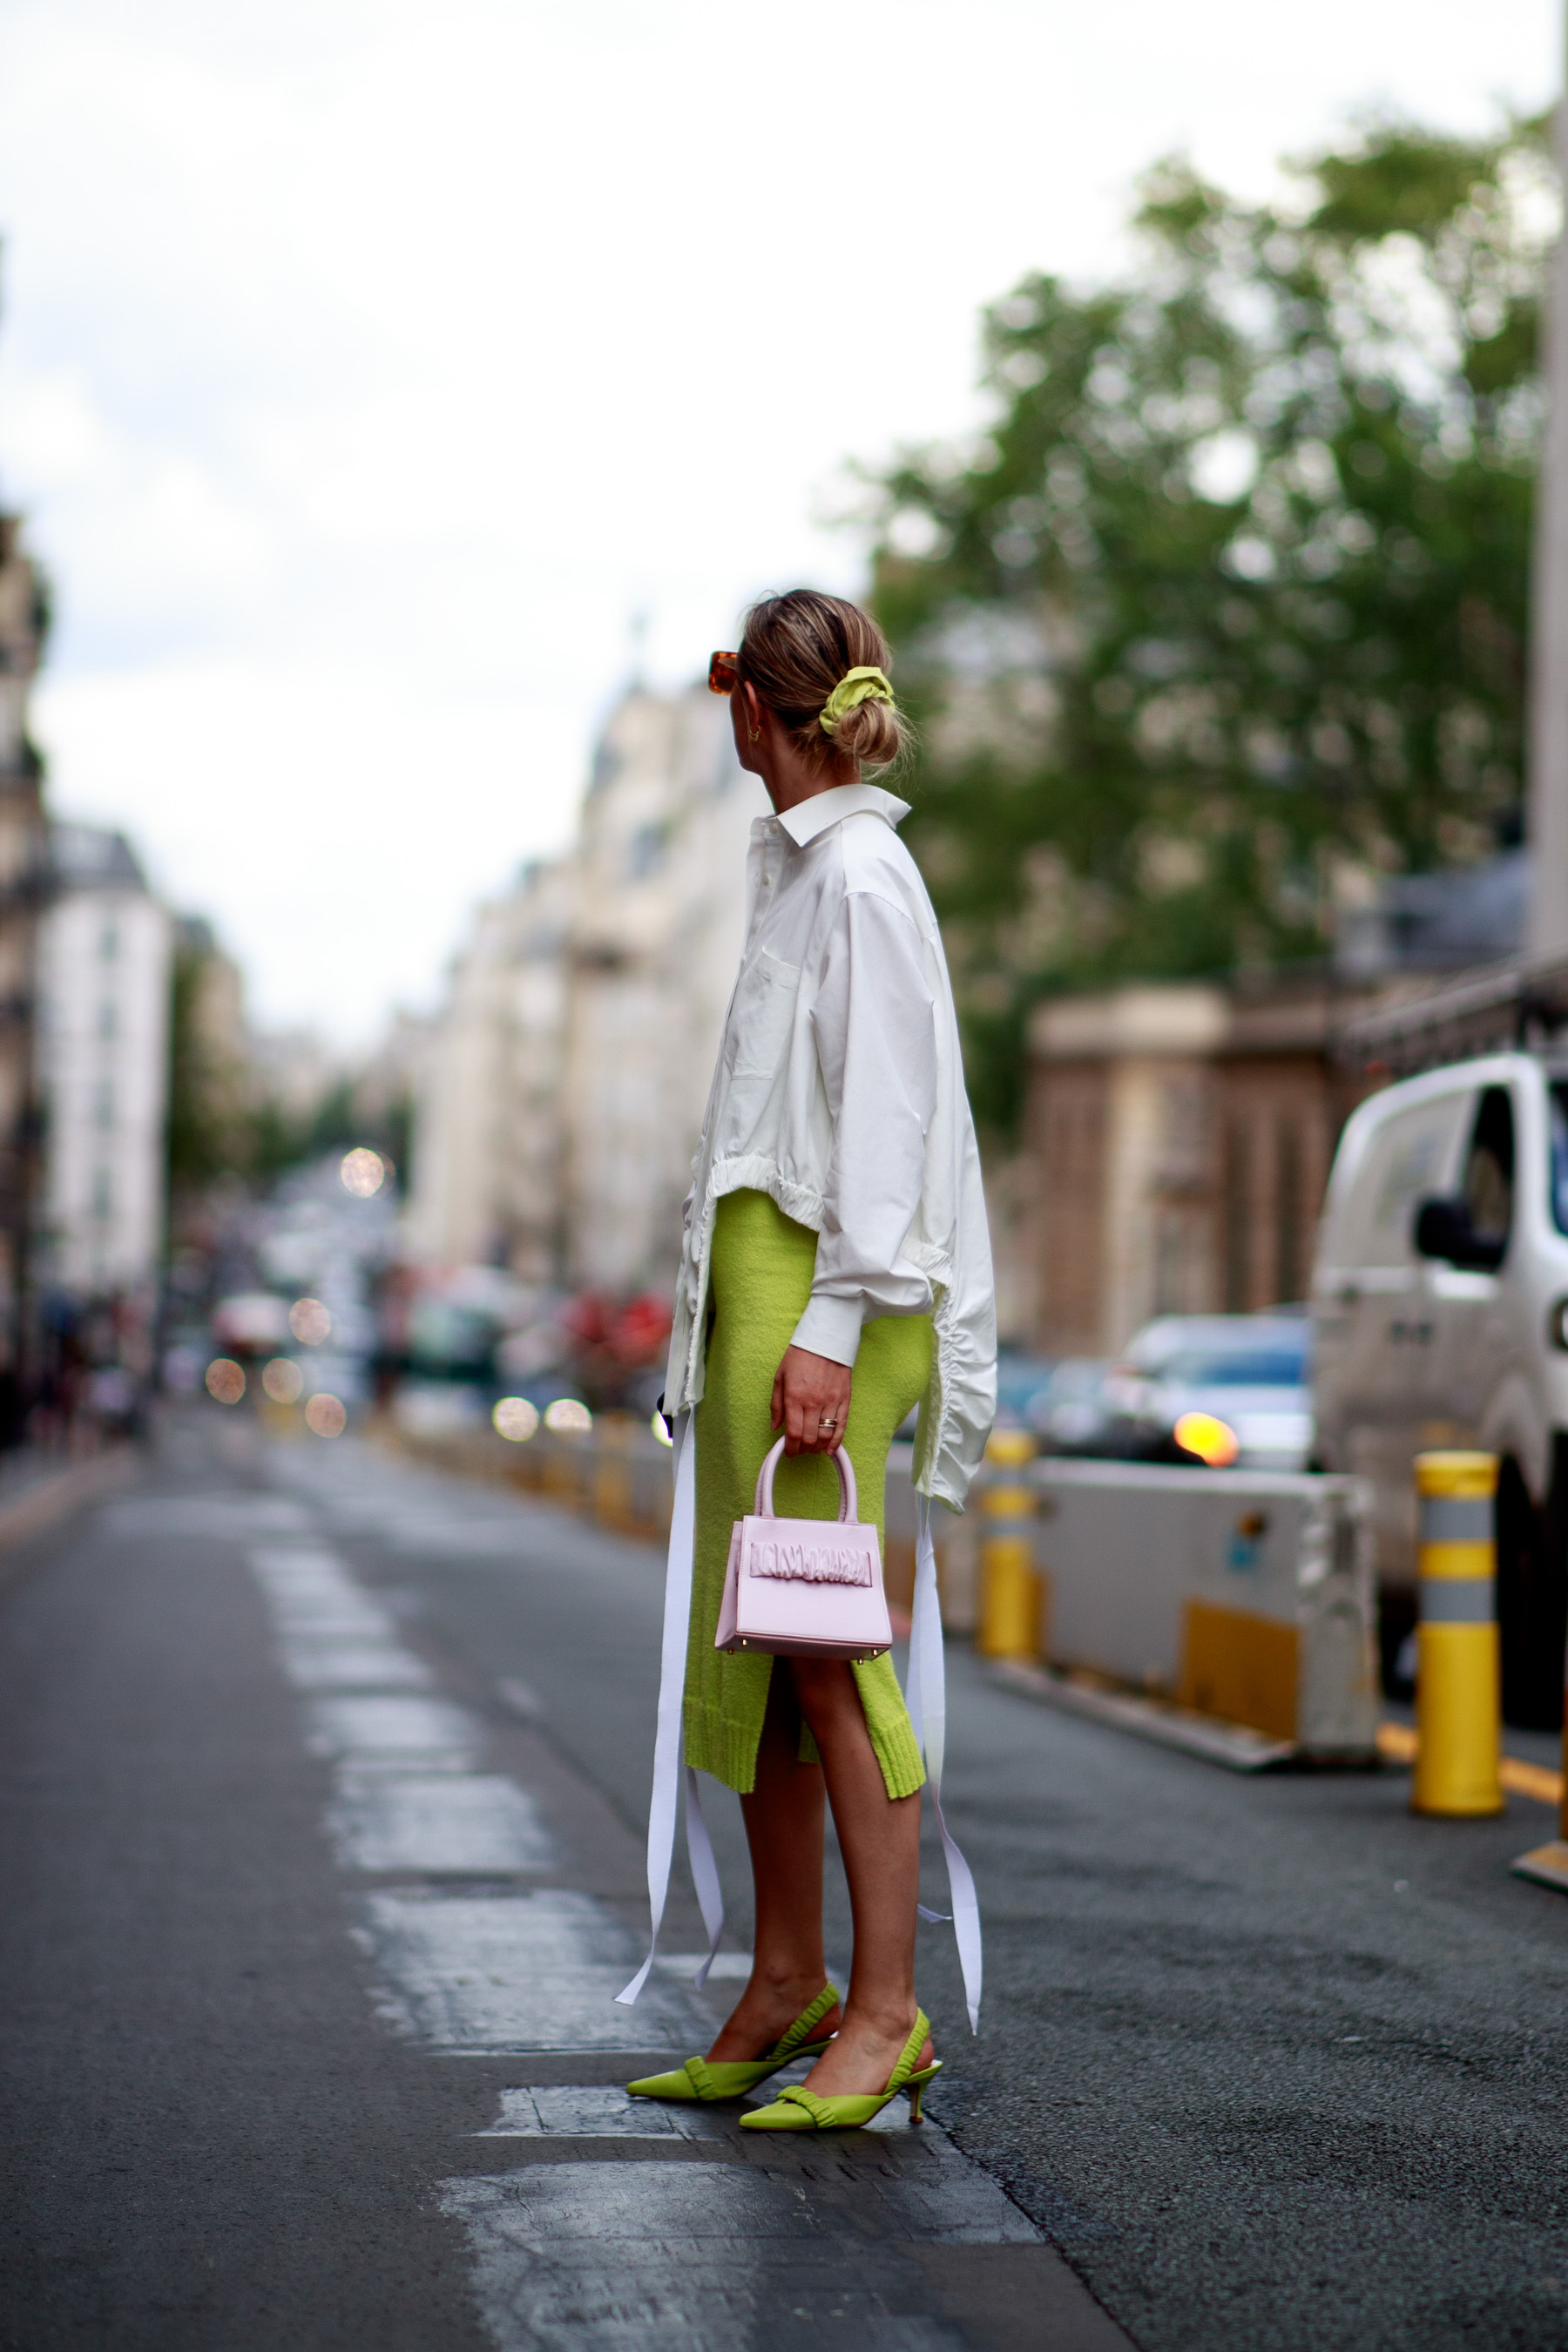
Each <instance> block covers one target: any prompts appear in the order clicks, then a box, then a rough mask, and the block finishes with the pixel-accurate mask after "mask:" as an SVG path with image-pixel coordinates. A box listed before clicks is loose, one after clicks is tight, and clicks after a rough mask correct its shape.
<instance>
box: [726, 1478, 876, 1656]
mask: <svg viewBox="0 0 1568 2352" xmlns="http://www.w3.org/2000/svg"><path fill="white" fill-rule="evenodd" d="M783 1452H784V1439H783V1438H782V1437H781V1438H780V1439H779V1440H778V1442H777V1444H775V1445H774V1446H773V1448H772V1450H771V1452H770V1453H769V1454H768V1456H767V1459H766V1461H765V1462H764V1463H763V1466H762V1469H761V1470H760V1471H759V1472H758V1474H757V1492H756V1507H755V1510H754V1511H753V1512H752V1513H751V1514H750V1515H749V1516H748V1517H745V1518H743V1519H737V1520H736V1522H735V1527H734V1532H733V1533H732V1535H731V1538H730V1558H729V1561H728V1564H727V1566H726V1568H725V1570H724V1598H723V1601H722V1602H721V1606H720V1610H719V1628H718V1631H717V1633H715V1634H714V1636H713V1646H714V1648H715V1649H716V1650H767V1651H771V1652H772V1654H773V1656H774V1657H781V1658H875V1657H879V1656H880V1654H881V1653H882V1652H883V1651H884V1650H888V1649H890V1648H891V1647H892V1643H893V1629H892V1627H891V1625H890V1624H889V1621H888V1601H887V1596H886V1594H885V1593H884V1592H883V1590H882V1557H881V1552H880V1549H879V1545H878V1542H877V1530H876V1528H874V1527H863V1526H862V1525H861V1523H860V1521H859V1520H858V1518H857V1517H856V1510H857V1506H858V1497H857V1496H856V1492H855V1469H854V1465H853V1464H852V1463H851V1461H850V1459H849V1456H848V1455H847V1454H846V1453H845V1451H844V1449H843V1447H842V1446H840V1447H838V1449H837V1451H836V1453H835V1454H834V1455H833V1459H834V1462H835V1463H836V1464H837V1469H838V1517H837V1519H780V1518H775V1517H774V1516H773V1472H774V1470H775V1469H776V1467H777V1466H778V1462H779V1457H780V1455H781V1454H783Z"/></svg>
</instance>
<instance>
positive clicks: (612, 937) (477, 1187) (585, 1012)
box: [409, 687, 767, 1296]
mask: <svg viewBox="0 0 1568 2352" xmlns="http://www.w3.org/2000/svg"><path fill="white" fill-rule="evenodd" d="M766 805H767V803H766V800H765V796H764V795H763V789H762V786H761V784H760V783H759V782H757V780H756V779H755V778H754V777H751V776H748V775H746V774H745V773H744V772H743V771H742V769H741V767H740V765H739V763H738V762H737V761H736V759H735V755H734V746H733V742H732V740H731V733H730V719H729V709H728V706H727V705H726V704H724V703H722V702H720V701H718V700H716V699H715V698H713V697H712V696H710V694H708V693H707V691H706V689H705V688H693V689H692V690H691V691H689V692H688V693H686V694H681V695H677V696H664V695H657V694H653V693H651V692H649V691H647V689H646V688H641V687H636V688H632V689H631V690H630V691H629V692H628V693H626V695H625V696H624V697H623V698H622V699H621V701H620V703H619V704H618V705H617V707H616V709H615V711H614V712H613V713H612V715H611V717H610V719H609V720H608V722H607V724H606V726H605V731H604V733H603V735H602V737H601V739H600V741H599V744H598V747H597V750H596V752H595V761H594V767H593V773H592V777H591V780H590V783H589V788H588V792H587V794H586V797H585V799H584V808H583V815H582V820H581V824H580V827H579V832H578V837H577V840H576V842H575V844H574V847H573V849H572V850H571V852H570V853H569V854H568V856H565V857H564V858H563V859H560V860H558V861H555V862H552V863H550V864H544V865H534V866H529V867H527V868H525V869H524V872H523V874H522V875H521V877H520V879H519V882H518V884H517V887H515V889H514V890H512V891H511V892H510V893H509V894H508V896H507V897H506V898H501V899H498V900H496V901H494V902H493V903H492V904H490V905H489V906H487V907H485V908H482V909H481V911H480V913H479V917H478V919H477V920H476V923H475V927H474V930H473V934H472V936H471V938H470V940H469V941H468V945H467V946H466V947H465V949H464V950H463V952H462V954H461V955H460V956H459V957H458V961H457V962H456V964H455V966H454V969H453V973H452V980H451V985H450V989H449V992H448V997H447V1004H446V1006H445V1007H444V1009H443V1011H442V1013H441V1014H440V1016H439V1017H438V1019H437V1022H436V1024H434V1026H433V1029H432V1032H431V1035H430V1038H429V1041H428V1045H427V1048H426V1055H425V1063H424V1070H423V1074H422V1078H421V1083H420V1086H419V1090H418V1097H417V1107H416V1125H415V1139H414V1153H413V1198H412V1203H411V1210H410V1221H409V1222H410V1232H411V1236H412V1239H413V1244H414V1246H415V1249H416V1253H417V1255H419V1256H420V1257H421V1258H422V1259H423V1260H425V1261H426V1263H428V1264H431V1265H460V1264H464V1263H474V1262H476V1261H486V1260H488V1261H489V1262H492V1263H497V1264H506V1265H510V1267H511V1269H512V1270H513V1271H514V1272H515V1273H517V1274H519V1275H520V1276H523V1277H524V1278H525V1279H527V1280H529V1281H532V1282H542V1283H555V1284H559V1285H561V1286H564V1287H569V1288H572V1289H585V1290H594V1291H602V1292H605V1293H607V1294H610V1295H612V1296H626V1295H628V1294H632V1293H636V1292H637V1291H640V1290H644V1289H649V1288H652V1289H655V1290H662V1289H664V1288H666V1287H668V1285H669V1284H670V1283H671V1282H672V1281H673V1278H674V1274H675V1269H676V1266H677V1265H678V1263H679V1250H680V1220H681V1204H682V1202H683V1201H684V1199H685V1196H686V1192H687V1189H688V1187H689V1183H690V1160H691V1154H692V1152H693V1150H694V1149H695V1147H696V1143H697V1139H698V1135H699V1131H700V1127H701V1121H702V1111H703V1107H704V1104H705V1102H706V1099H707V1089H708V1083H709V1078H710V1075H711V1070H712V1063H713V1056H714V1054H715V1052H716V1051H717V1048H718V1042H719V1036H720V1033H721V1028H722V1025H723V1018H724V1012H725V1008H726V1006H727V1004H728V1003H729V997H730V991H731V987H732V985H733V982H734V975H735V969H736V966H737V965H738V963H739V961H740V955H741V949H742V939H743V930H744V918H745V890H744V875H745V858H746V845H747V840H748V836H749V833H750V829H751V824H752V820H753V818H754V817H756V816H759V815H761V814H763V812H764V810H765V808H766Z"/></svg>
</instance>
